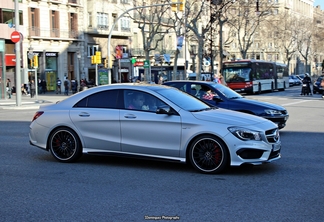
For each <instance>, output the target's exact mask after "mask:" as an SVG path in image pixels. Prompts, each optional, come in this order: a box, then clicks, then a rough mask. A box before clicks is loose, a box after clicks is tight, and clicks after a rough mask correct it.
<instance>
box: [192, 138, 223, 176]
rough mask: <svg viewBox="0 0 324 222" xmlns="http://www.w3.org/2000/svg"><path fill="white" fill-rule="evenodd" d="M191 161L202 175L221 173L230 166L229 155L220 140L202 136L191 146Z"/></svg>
mask: <svg viewBox="0 0 324 222" xmlns="http://www.w3.org/2000/svg"><path fill="white" fill-rule="evenodd" d="M189 160H190V163H191V165H192V166H193V167H194V168H195V169H196V170H198V171H200V172H202V173H220V172H222V171H223V170H224V169H226V168H227V167H228V165H229V153H228V149H227V147H226V146H225V144H224V143H223V142H222V141H221V140H220V139H219V138H217V137H214V136H200V137H199V138H197V139H195V141H193V143H192V145H191V146H190V149H189Z"/></svg>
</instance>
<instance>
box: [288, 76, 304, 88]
mask: <svg viewBox="0 0 324 222" xmlns="http://www.w3.org/2000/svg"><path fill="white" fill-rule="evenodd" d="M290 79H292V80H294V86H300V85H301V84H302V83H303V82H302V81H301V80H300V79H299V78H298V77H297V76H296V75H290V76H289V85H290Z"/></svg>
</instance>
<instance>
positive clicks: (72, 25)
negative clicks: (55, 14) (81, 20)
mask: <svg viewBox="0 0 324 222" xmlns="http://www.w3.org/2000/svg"><path fill="white" fill-rule="evenodd" d="M77 36H78V14H76V13H69V37H70V38H77Z"/></svg>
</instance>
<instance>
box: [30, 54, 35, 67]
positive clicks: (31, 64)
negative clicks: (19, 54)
mask: <svg viewBox="0 0 324 222" xmlns="http://www.w3.org/2000/svg"><path fill="white" fill-rule="evenodd" d="M29 62H30V68H33V67H34V57H33V58H31V59H29Z"/></svg>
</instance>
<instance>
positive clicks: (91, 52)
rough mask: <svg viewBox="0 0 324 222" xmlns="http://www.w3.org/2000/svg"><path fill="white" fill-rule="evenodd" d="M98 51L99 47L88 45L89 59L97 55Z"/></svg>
mask: <svg viewBox="0 0 324 222" xmlns="http://www.w3.org/2000/svg"><path fill="white" fill-rule="evenodd" d="M97 51H99V45H88V52H87V54H88V57H90V56H93V55H96V52H97Z"/></svg>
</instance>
